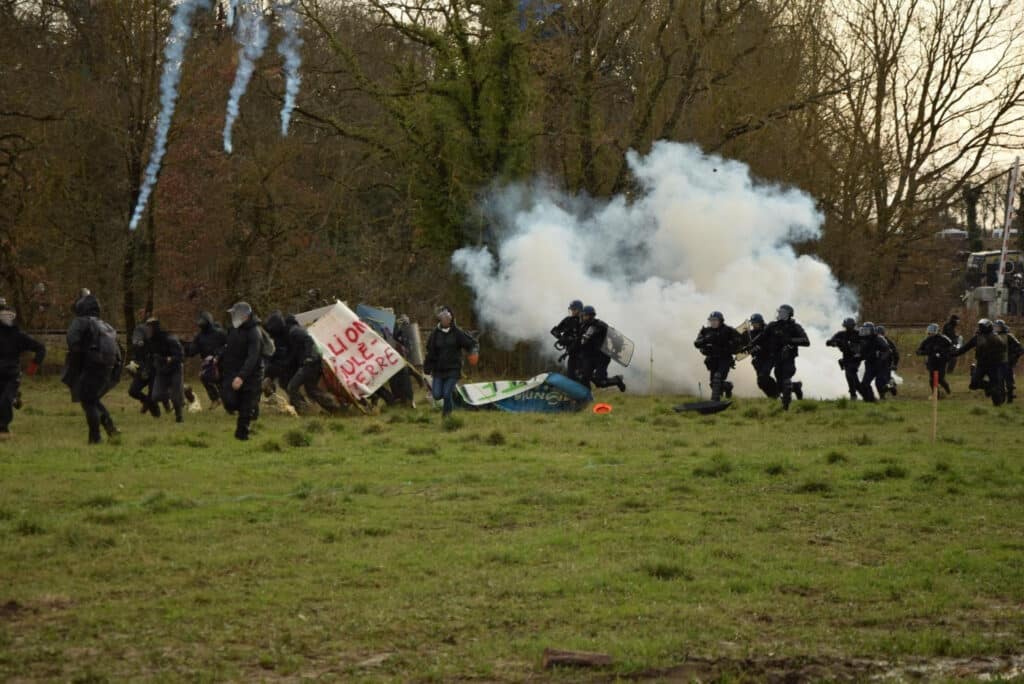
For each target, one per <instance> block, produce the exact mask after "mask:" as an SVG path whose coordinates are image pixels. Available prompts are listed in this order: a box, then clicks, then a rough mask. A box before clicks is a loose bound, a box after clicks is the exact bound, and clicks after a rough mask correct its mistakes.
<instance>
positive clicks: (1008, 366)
mask: <svg viewBox="0 0 1024 684" xmlns="http://www.w3.org/2000/svg"><path fill="white" fill-rule="evenodd" d="M995 331H996V334H997V335H999V337H1001V338H1002V339H1003V341H1005V342H1006V360H1005V362H1004V364H1003V369H1002V373H1003V386H1004V387H1005V388H1006V403H1007V404H1012V403H1013V400H1014V398H1015V396H1016V393H1017V382H1016V380H1015V379H1014V377H1013V368H1014V366H1016V365H1017V361H1019V360H1020V357H1021V352H1022V351H1024V349H1022V348H1021V344H1020V341H1019V340H1018V339H1017V338H1016V337H1014V336H1013V333H1011V332H1010V328H1009V326H1007V325H1006V321H1004V320H1002V319H1000V320H998V321H996V323H995Z"/></svg>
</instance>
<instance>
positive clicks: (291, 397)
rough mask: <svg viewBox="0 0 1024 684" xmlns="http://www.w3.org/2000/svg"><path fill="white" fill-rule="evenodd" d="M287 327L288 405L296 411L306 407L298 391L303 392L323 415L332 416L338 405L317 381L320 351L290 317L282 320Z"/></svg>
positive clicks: (321, 367) (309, 336)
mask: <svg viewBox="0 0 1024 684" xmlns="http://www.w3.org/2000/svg"><path fill="white" fill-rule="evenodd" d="M285 324H286V325H287V326H288V356H289V359H288V363H287V365H288V367H289V368H295V372H294V373H292V375H291V377H290V378H289V380H288V385H287V391H288V401H289V402H290V403H291V405H292V406H294V407H295V408H296V409H300V408H303V407H305V406H306V404H307V402H306V400H305V398H303V396H302V393H301V392H300V391H299V390H300V389H305V390H306V394H307V395H308V396H309V398H310V399H312V400H313V401H315V402H316V403H317V404H319V405H320V408H322V409H323V410H324V411H327V412H328V413H334V412H335V411H337V410H338V405H337V403H335V401H334V400H333V399H332V398H331V396H330V395H329V394H327V393H326V392H324V391H323V390H322V389H320V377H321V375H322V373H323V362H322V356H321V354H320V348H319V347H317V345H316V340H314V339H313V336H312V335H310V334H309V333H308V332H307V331H306V329H305V328H303V327H302V326H301V325H299V322H298V321H297V320H296V319H295V317H294V316H289V317H288V318H286V319H285Z"/></svg>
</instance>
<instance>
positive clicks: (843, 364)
mask: <svg viewBox="0 0 1024 684" xmlns="http://www.w3.org/2000/svg"><path fill="white" fill-rule="evenodd" d="M825 346H827V347H835V348H836V349H838V350H839V351H840V353H842V355H843V357H842V358H841V359H839V367H840V368H841V369H843V374H844V375H845V376H846V387H847V389H848V390H849V392H850V399H856V398H857V387H858V385H860V364H861V361H862V359H861V355H860V333H859V332H857V321H855V320H854V319H852V318H847V319H845V320H844V321H843V329H842V330H840V331H839V332H837V333H836V334H835V335H833V336H832V337H830V338H829V340H828V342H826V343H825Z"/></svg>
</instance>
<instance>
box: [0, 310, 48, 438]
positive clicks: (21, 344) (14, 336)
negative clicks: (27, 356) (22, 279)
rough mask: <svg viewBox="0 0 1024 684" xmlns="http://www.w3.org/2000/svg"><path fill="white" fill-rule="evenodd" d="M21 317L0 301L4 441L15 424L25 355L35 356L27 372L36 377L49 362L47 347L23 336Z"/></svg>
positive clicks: (0, 411) (0, 425)
mask: <svg viewBox="0 0 1024 684" xmlns="http://www.w3.org/2000/svg"><path fill="white" fill-rule="evenodd" d="M16 319H17V314H16V313H15V311H14V309H12V308H10V307H9V306H7V300H5V299H0V439H7V438H8V437H9V436H10V427H11V421H12V420H14V403H15V401H16V400H17V398H18V389H19V388H20V387H21V355H22V354H24V353H25V352H32V353H33V354H34V355H35V356H33V357H32V362H31V363H30V364H29V366H28V368H27V369H26V370H25V372H26V373H27V374H28V375H30V376H32V375H35V374H36V371H38V370H39V366H40V365H41V364H42V363H43V359H44V358H46V347H44V346H43V345H42V344H41V343H40V342H38V341H37V340H35V339H33V338H32V337H29V336H28V335H26V334H25V333H24V332H22V331H21V330H20V329H19V328H18V326H17V324H16V323H15V320H16Z"/></svg>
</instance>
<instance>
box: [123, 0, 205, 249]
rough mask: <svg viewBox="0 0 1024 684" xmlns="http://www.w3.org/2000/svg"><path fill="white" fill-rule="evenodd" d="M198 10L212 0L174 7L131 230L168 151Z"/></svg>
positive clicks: (187, 1)
mask: <svg viewBox="0 0 1024 684" xmlns="http://www.w3.org/2000/svg"><path fill="white" fill-rule="evenodd" d="M199 9H210V0H183V1H182V2H181V3H180V4H179V5H178V6H177V7H175V8H174V14H173V15H171V33H170V35H169V36H167V45H166V46H164V71H163V75H161V77H160V114H159V116H158V117H157V121H156V135H155V137H154V139H153V151H152V152H151V153H150V157H149V164H148V165H147V166H146V172H145V175H144V176H143V180H142V187H141V188H140V189H139V199H138V201H137V202H136V204H135V211H134V212H133V213H132V219H131V222H130V223H129V224H128V226H129V228H130V229H131V230H135V229H136V228H137V227H138V225H139V221H140V220H141V219H142V212H143V211H145V209H146V203H147V202H148V201H149V195H150V193H152V192H153V186H154V185H155V184H156V178H157V175H158V174H159V173H160V164H161V162H162V161H163V158H164V153H166V152H167V134H168V132H169V131H170V129H171V119H173V118H174V108H175V105H177V102H178V84H179V83H180V82H181V63H182V60H183V59H184V57H185V48H186V47H187V46H188V41H189V38H191V37H192V16H193V15H194V14H195V13H196V10H199Z"/></svg>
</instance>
